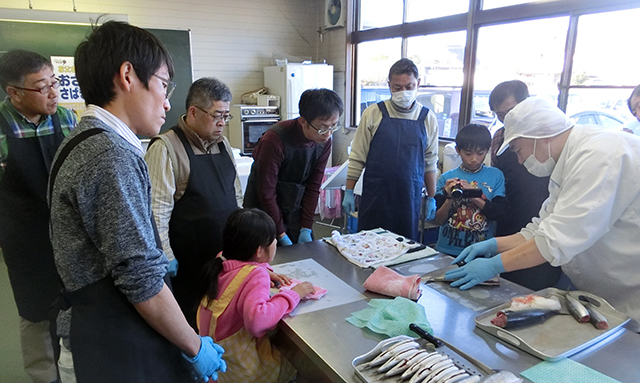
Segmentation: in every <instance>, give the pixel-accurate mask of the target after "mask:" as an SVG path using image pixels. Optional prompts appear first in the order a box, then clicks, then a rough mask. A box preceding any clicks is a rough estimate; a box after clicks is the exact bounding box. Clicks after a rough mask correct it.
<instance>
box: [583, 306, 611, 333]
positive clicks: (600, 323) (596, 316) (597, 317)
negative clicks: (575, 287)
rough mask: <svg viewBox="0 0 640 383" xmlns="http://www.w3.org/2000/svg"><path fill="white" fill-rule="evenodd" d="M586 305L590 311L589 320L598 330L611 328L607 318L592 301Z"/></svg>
mask: <svg viewBox="0 0 640 383" xmlns="http://www.w3.org/2000/svg"><path fill="white" fill-rule="evenodd" d="M584 307H585V308H586V309H587V311H588V312H589V321H590V322H591V324H592V325H594V326H595V328H597V329H598V330H606V329H608V328H609V322H608V321H607V318H605V316H604V315H602V314H601V313H600V312H599V311H598V310H596V306H594V305H593V304H591V303H584Z"/></svg>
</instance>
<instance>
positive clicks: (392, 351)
mask: <svg viewBox="0 0 640 383" xmlns="http://www.w3.org/2000/svg"><path fill="white" fill-rule="evenodd" d="M418 346H419V344H418V342H416V341H415V340H413V339H407V340H403V341H401V342H398V343H395V344H393V345H392V346H391V347H389V348H388V349H387V350H385V351H383V352H381V353H380V355H378V356H376V357H375V358H374V359H373V360H372V361H370V362H368V363H363V364H361V365H360V369H361V370H366V369H368V368H372V367H377V366H380V365H382V364H383V363H385V362H386V361H388V360H389V359H391V358H393V357H394V356H395V355H397V354H398V352H401V351H404V350H408V349H412V348H417V347H418Z"/></svg>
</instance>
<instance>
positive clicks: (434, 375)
mask: <svg viewBox="0 0 640 383" xmlns="http://www.w3.org/2000/svg"><path fill="white" fill-rule="evenodd" d="M457 370H459V368H458V367H456V366H455V365H454V364H453V362H452V363H451V364H448V365H445V366H442V367H440V368H438V369H437V370H436V369H434V370H433V371H431V373H430V374H429V375H427V377H426V378H425V380H424V381H423V382H424V383H436V382H437V381H438V380H439V379H440V378H441V377H443V376H445V375H446V374H448V373H449V372H452V371H457Z"/></svg>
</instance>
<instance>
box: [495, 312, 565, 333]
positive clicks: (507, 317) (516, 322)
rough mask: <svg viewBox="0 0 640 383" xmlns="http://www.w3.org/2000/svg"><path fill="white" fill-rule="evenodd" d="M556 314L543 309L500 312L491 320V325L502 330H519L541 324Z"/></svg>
mask: <svg viewBox="0 0 640 383" xmlns="http://www.w3.org/2000/svg"><path fill="white" fill-rule="evenodd" d="M556 314H557V311H555V310H544V309H531V310H517V311H513V310H500V311H498V312H497V313H496V317H495V318H493V319H491V324H493V325H494V326H498V327H501V328H504V329H514V328H521V327H527V326H532V325H535V324H538V323H542V322H544V321H545V320H547V319H549V318H551V317H552V316H554V315H556Z"/></svg>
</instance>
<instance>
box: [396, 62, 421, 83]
mask: <svg viewBox="0 0 640 383" xmlns="http://www.w3.org/2000/svg"><path fill="white" fill-rule="evenodd" d="M401 74H412V75H413V77H415V78H416V79H418V78H420V77H419V76H420V74H419V73H418V67H417V66H416V64H414V63H413V61H411V60H409V59H407V58H404V59H400V60H398V61H396V62H395V63H394V64H393V65H391V68H390V69H389V81H391V77H392V76H394V75H401Z"/></svg>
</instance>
